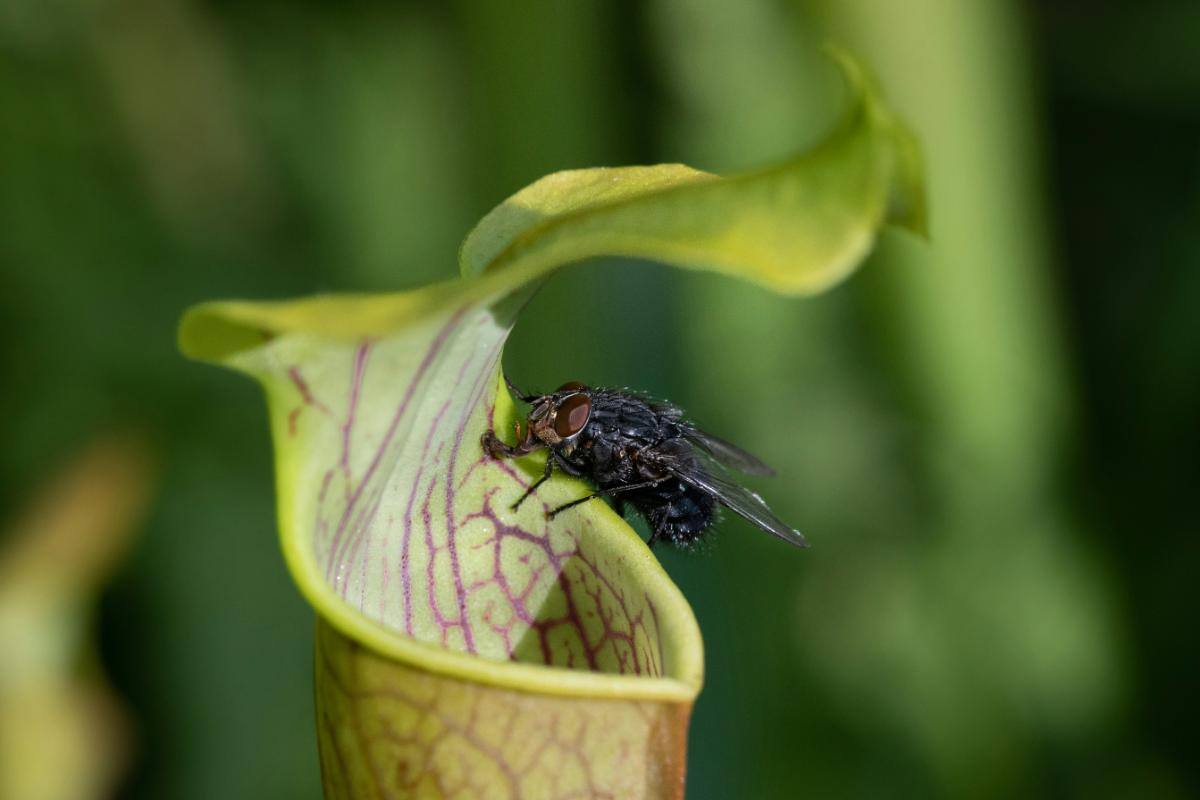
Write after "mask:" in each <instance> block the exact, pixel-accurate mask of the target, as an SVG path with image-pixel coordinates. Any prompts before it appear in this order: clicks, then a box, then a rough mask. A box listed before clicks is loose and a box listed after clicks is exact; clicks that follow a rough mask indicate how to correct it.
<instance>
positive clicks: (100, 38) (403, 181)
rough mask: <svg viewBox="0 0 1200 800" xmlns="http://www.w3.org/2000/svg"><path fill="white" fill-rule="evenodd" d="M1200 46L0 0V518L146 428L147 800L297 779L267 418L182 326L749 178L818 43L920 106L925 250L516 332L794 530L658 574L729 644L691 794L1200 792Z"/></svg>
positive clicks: (986, 21) (964, 25) (405, 274)
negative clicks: (790, 296) (180, 336)
mask: <svg viewBox="0 0 1200 800" xmlns="http://www.w3.org/2000/svg"><path fill="white" fill-rule="evenodd" d="M1197 34H1200V15H1198V14H1197V13H1196V10H1195V6H1194V4H1192V3H1187V2H1184V0H1175V1H1171V0H1157V1H1156V2H1153V3H1132V2H1128V0H1126V1H1125V2H1114V1H1111V0H1106V1H1104V2H1089V3H1081V2H1065V3H1054V4H1028V5H1027V6H1026V7H1020V6H1017V5H1014V4H1005V3H1000V2H996V0H991V2H988V1H986V0H985V1H984V2H980V3H971V4H964V3H952V2H950V0H920V2H914V3H909V4H905V6H904V13H903V14H901V13H900V12H899V11H898V10H897V7H896V6H895V4H891V3H883V2H881V0H875V1H874V2H871V1H870V0H853V2H845V3H843V2H838V3H830V2H821V0H745V1H744V2H740V3H720V2H717V0H709V2H703V1H702V0H653V2H649V3H633V2H629V0H620V1H619V2H609V3H601V2H598V0H578V2H572V3H555V2H552V0H540V2H525V3H522V4H519V5H517V6H514V5H512V4H504V3H498V2H480V3H474V2H466V0H456V1H455V2H450V3H444V4H433V3H429V4H418V3H412V2H409V3H400V4H384V3H372V2H365V1H364V0H359V1H358V2H352V3H344V4H333V3H319V2H315V1H310V2H301V3H288V4H285V3H279V2H274V3H256V4H240V3H230V2H217V1H216V0H209V2H201V0H89V1H88V2H83V1H82V0H55V2H40V1H39V0H7V2H5V3H3V4H0V220H2V221H3V225H2V227H0V334H3V336H2V338H0V385H2V386H3V389H4V390H3V391H2V392H0V410H2V411H3V414H4V418H5V419H7V420H9V421H10V424H9V426H8V443H7V446H6V447H5V448H4V449H3V451H2V452H0V506H2V508H0V511H3V512H6V513H4V514H3V515H2V516H4V517H9V516H11V515H10V514H8V513H7V512H8V511H9V510H10V509H16V508H18V507H21V506H22V505H23V504H24V503H23V498H24V497H25V496H26V495H27V494H29V493H30V492H31V490H32V489H33V486H34V485H35V482H36V480H37V476H39V475H43V474H47V473H49V472H50V471H51V469H52V468H53V467H54V466H55V465H56V464H59V463H62V461H64V460H65V459H66V457H67V455H68V454H70V453H72V452H74V451H76V450H77V449H78V448H79V447H80V445H81V443H82V442H84V441H86V440H88V439H89V438H90V437H91V436H92V434H93V433H94V432H95V431H98V430H104V429H108V428H112V427H114V426H119V425H122V424H124V423H126V422H129V421H136V422H137V424H139V425H140V426H142V427H143V428H146V429H148V430H151V431H153V433H154V435H155V436H156V437H157V439H158V445H159V449H161V450H162V452H164V453H165V457H164V463H163V468H164V476H163V486H162V494H161V497H160V498H159V500H158V502H157V504H156V505H155V507H154V510H153V513H152V516H151V520H150V524H149V528H148V530H147V531H146V536H145V538H144V540H143V541H142V542H141V543H140V546H139V547H138V548H137V550H136V552H135V553H134V554H133V555H132V557H131V558H130V560H129V561H128V563H127V564H126V565H125V566H124V568H123V569H122V570H121V572H120V573H119V575H118V578H117V582H116V585H115V587H114V588H113V589H112V590H111V591H110V592H109V593H108V595H107V596H106V598H105V601H104V604H103V608H102V620H101V621H102V630H101V644H102V650H103V657H104V661H105V664H106V669H107V670H108V671H109V672H110V673H111V675H112V677H113V680H114V682H115V683H116V684H117V685H118V687H119V689H120V691H121V693H122V694H123V695H125V696H126V697H128V698H129V702H130V703H131V705H132V706H133V708H134V711H135V713H136V715H137V725H138V728H139V729H140V730H141V731H143V734H144V735H143V736H142V737H141V739H140V742H139V744H140V752H139V753H138V755H137V757H136V762H135V766H134V774H133V777H132V778H131V780H130V782H129V784H128V786H127V787H126V794H127V795H128V796H130V797H178V798H190V797H195V798H208V797H213V796H224V797H259V798H270V797H288V798H295V797H316V796H318V792H319V779H318V777H317V766H316V758H315V753H316V746H315V742H314V734H313V724H312V704H311V635H312V634H311V618H310V614H309V612H308V610H307V608H306V606H305V605H304V603H303V602H302V601H301V600H300V599H299V597H298V596H297V595H296V593H295V592H294V590H293V589H292V588H291V586H290V585H289V582H288V580H287V578H286V576H285V572H284V568H283V564H282V561H281V559H280V558H279V556H278V552H277V549H276V545H275V536H274V512H273V508H272V497H273V491H272V480H271V474H270V465H269V462H268V453H269V443H268V442H267V437H266V434H265V429H264V426H263V425H262V424H261V421H262V420H261V417H262V414H261V412H260V411H259V410H258V409H259V408H260V405H259V403H258V400H257V396H256V393H255V390H254V389H253V388H252V387H250V386H248V385H244V384H243V383H242V382H240V381H238V380H236V379H233V378H231V377H229V376H227V375H223V374H220V373H218V372H217V371H205V370H201V369H197V368H195V367H194V366H193V365H190V364H187V363H186V362H184V361H183V360H182V359H179V358H178V356H177V355H176V354H175V352H174V337H173V329H174V324H175V320H176V319H177V318H178V315H179V312H180V311H181V309H182V308H183V307H184V306H186V305H188V304H189V303H191V302H193V301H195V300H197V299H200V298H205V297H211V296H235V295H236V296H258V297H283V296H289V295H295V294H302V293H309V292H313V291H320V290H331V289H356V290H363V289H395V288H403V287H408V286H413V285H417V284H420V283H424V282H427V281H429V280H432V279H437V278H443V277H449V276H451V275H452V274H453V273H454V262H453V257H452V254H453V253H454V248H455V247H456V245H457V242H458V240H459V239H460V238H461V236H462V234H463V233H464V232H465V230H466V229H467V227H468V226H469V224H470V223H471V222H472V221H473V220H474V219H476V218H477V217H478V216H480V215H481V214H482V213H483V212H484V211H485V210H486V209H487V208H489V207H491V206H492V205H493V204H494V203H495V202H497V201H499V200H500V199H501V198H502V197H504V196H505V195H507V194H508V193H510V192H511V191H513V190H515V189H517V188H518V187H520V186H521V185H523V184H525V183H527V182H529V181H530V180H532V179H534V178H536V177H537V176H539V175H542V174H544V173H547V172H551V171H554V170H557V169H563V168H569V167H580V166H593V165H601V164H621V163H639V162H641V163H648V162H658V161H673V160H680V161H688V162H689V163H693V164H695V165H696V166H698V167H701V168H704V169H710V170H714V171H719V172H728V171H731V170H736V169H738V168H742V167H746V166H749V165H752V164H755V163H761V162H764V161H768V160H771V159H772V158H774V157H776V156H779V155H781V154H782V153H784V152H787V151H790V150H792V149H794V148H795V147H796V146H797V145H799V144H802V143H804V142H806V141H811V140H812V139H813V138H814V137H815V136H816V134H817V133H818V131H819V127H820V126H821V124H822V123H823V122H824V121H826V120H828V119H829V118H830V114H829V113H828V112H829V110H830V108H831V107H832V106H833V105H834V104H836V103H837V102H838V95H837V90H836V86H837V84H836V81H835V80H833V77H832V73H831V71H830V70H829V68H828V67H827V66H824V65H822V64H821V62H820V60H819V57H818V55H817V53H818V43H819V42H821V41H822V40H824V39H826V38H830V37H832V38H834V39H836V40H838V41H842V42H846V43H848V44H850V45H852V46H853V47H855V49H856V51H857V52H859V53H860V54H862V55H863V56H864V57H865V58H866V60H867V61H868V62H870V63H872V64H873V66H874V67H875V68H876V70H877V71H878V72H879V73H881V75H882V79H883V83H884V85H885V89H886V90H887V91H888V93H889V95H890V96H891V98H892V99H893V100H894V101H895V102H896V104H897V105H898V106H899V108H900V110H901V111H902V112H903V113H905V114H906V116H908V117H909V118H911V119H912V120H914V121H915V122H916V126H917V128H918V130H919V133H920V134H921V136H922V138H923V144H924V146H925V151H926V155H927V158H928V160H929V170H930V174H931V200H932V209H931V210H932V215H931V216H932V229H933V238H934V241H935V245H934V247H933V249H932V251H930V252H929V253H927V252H926V251H924V250H917V249H915V248H913V247H910V246H908V245H907V244H906V243H904V242H901V241H899V240H896V241H893V242H890V243H887V246H885V247H884V248H883V250H882V251H881V252H880V253H879V254H878V255H877V258H878V260H879V263H877V264H875V265H873V266H872V267H871V268H869V269H867V270H866V271H865V272H864V274H863V275H862V276H860V277H858V278H855V279H854V280H853V281H851V282H850V283H849V284H848V285H847V286H845V287H843V288H842V289H839V290H838V291H837V292H835V293H833V294H832V295H830V296H827V297H823V298H821V299H819V300H815V301H812V302H809V303H804V304H800V305H799V306H795V305H792V304H789V303H787V302H786V301H777V300H775V299H773V298H771V297H769V296H767V295H766V294H765V293H763V292H760V291H758V290H755V289H753V288H746V287H741V286H737V285H734V284H732V283H731V282H729V281H725V280H722V279H719V278H714V277H710V276H699V275H681V274H675V273H673V272H669V271H667V270H662V269H657V268H651V269H646V268H644V267H643V266H641V265H637V266H634V265H629V264H620V263H618V264H614V265H613V266H612V268H607V267H606V268H605V269H590V270H589V269H585V270H577V271H568V272H567V273H565V274H564V275H561V276H559V277H558V278H556V279H555V281H553V282H552V283H551V284H550V285H549V286H547V287H546V289H545V290H544V291H543V292H542V293H541V294H540V295H539V296H538V297H537V298H536V299H535V300H534V301H533V303H532V304H531V306H530V308H529V310H528V312H527V313H526V315H525V316H524V317H523V320H522V322H521V324H520V325H519V326H518V327H517V330H516V332H515V334H514V337H513V340H512V344H511V346H510V348H509V354H508V368H509V370H510V372H511V373H512V374H513V375H514V377H515V378H516V379H517V380H518V381H519V382H520V383H522V384H524V385H531V386H535V387H537V386H540V387H546V386H554V385H558V383H561V382H562V381H563V380H567V379H571V378H582V379H584V380H588V381H590V382H593V383H601V384H602V383H608V384H615V385H628V386H636V387H638V388H641V389H645V390H647V391H650V392H653V393H656V394H660V395H663V396H666V397H670V398H672V399H673V400H675V401H677V402H679V403H680V404H682V405H683V406H685V407H687V408H690V409H692V410H693V411H694V412H695V415H696V417H697V418H698V420H699V421H700V422H702V423H703V424H705V425H706V426H708V427H710V428H712V429H713V430H715V431H717V432H719V433H722V434H724V435H727V436H729V437H730V438H734V439H735V440H737V441H739V442H740V443H742V444H744V445H746V446H747V447H748V448H750V449H751V450H754V451H756V452H760V453H761V454H762V455H763V456H764V457H766V458H767V459H768V460H769V461H773V462H774V463H776V464H777V466H779V467H781V468H782V469H781V477H780V478H777V479H775V480H773V481H766V482H763V483H762V484H761V485H760V486H759V488H761V489H762V491H763V492H764V494H765V495H766V496H767V498H768V499H769V500H770V501H771V502H772V504H773V505H775V506H776V507H777V509H778V510H779V511H780V512H781V514H782V515H783V516H784V517H785V518H786V519H789V520H793V521H795V522H796V523H798V524H799V525H800V527H801V528H802V530H804V531H805V533H806V534H807V535H808V536H809V538H810V539H811V540H812V541H813V543H814V548H813V549H812V550H811V551H808V552H805V553H799V554H797V553H790V552H786V551H784V550H783V549H782V548H783V546H782V545H776V543H774V542H771V541H767V537H762V536H758V535H754V534H752V532H751V531H750V530H748V529H747V528H746V527H745V526H743V525H741V524H740V523H738V522H736V521H727V522H726V523H725V524H724V525H723V526H722V531H721V535H720V536H719V537H718V539H717V540H716V541H715V542H714V543H713V545H712V546H711V552H710V554H709V555H707V556H699V557H690V558H683V557H676V556H670V557H666V558H665V560H666V563H667V566H668V569H669V570H670V571H671V572H672V574H673V575H674V576H675V578H676V579H677V580H678V581H679V582H680V584H681V585H682V587H683V588H684V590H685V592H686V593H687V595H688V596H689V598H690V599H691V601H692V603H693V605H694V607H695V608H696V610H697V614H698V617H699V620H700V624H701V626H702V628H703V629H704V632H705V638H706V641H707V643H708V664H707V666H708V670H707V672H708V680H707V686H706V689H705V692H704V693H703V694H702V695H701V698H700V701H699V703H698V704H697V706H696V713H695V718H694V721H693V728H692V745H691V767H690V770H689V772H690V779H689V786H690V788H689V797H695V798H705V797H713V798H725V797H770V798H774V797H780V798H790V797H798V796H802V795H811V794H818V793H825V794H834V795H839V796H852V795H857V796H875V795H879V794H889V795H903V796H914V797H916V796H929V795H931V794H933V795H963V794H968V795H978V796H999V795H1011V794H1025V795H1039V796H1063V795H1087V796H1096V795H1101V796H1131V795H1132V796H1151V795H1153V796H1168V797H1169V796H1185V795H1188V794H1191V793H1195V792H1198V791H1200V775H1198V774H1197V768H1196V765H1197V764H1198V763H1200V757H1198V754H1197V753H1196V752H1195V750H1194V748H1193V746H1192V745H1191V739H1192V738H1193V737H1191V736H1190V735H1189V734H1190V730H1189V729H1190V727H1191V725H1190V722H1191V715H1192V714H1193V713H1195V711H1196V678H1195V664H1196V662H1197V657H1198V656H1200V652H1198V651H1200V635H1198V634H1197V633H1196V626H1195V625H1194V624H1192V623H1191V620H1190V615H1189V612H1190V609H1191V608H1192V607H1194V605H1195V598H1194V596H1193V595H1192V593H1190V592H1189V589H1191V587H1192V585H1193V584H1194V578H1193V576H1194V575H1195V574H1196V572H1197V569H1198V568H1200V540H1197V538H1196V537H1195V536H1194V530H1195V527H1196V526H1195V522H1194V513H1193V512H1192V510H1191V505H1192V503H1190V502H1189V501H1190V500H1191V496H1192V494H1193V492H1194V487H1195V481H1196V475H1197V472H1198V471H1197V465H1196V455H1195V454H1196V453H1197V452H1200V426H1198V425H1197V422H1196V413H1195V409H1196V408H1200V377H1198V376H1200V372H1198V371H1197V369H1196V364H1197V362H1198V361H1200V325H1198V324H1197V322H1196V317H1195V314H1194V313H1191V309H1192V308H1193V307H1194V306H1195V305H1196V304H1197V302H1200V280H1198V279H1197V277H1196V276H1197V275H1198V274H1200V271H1198V270H1197V269H1196V268H1195V263H1196V260H1197V258H1200V233H1198V229H1197V227H1196V225H1195V219H1196V213H1197V212H1196V208H1197V205H1198V204H1200V184H1198V182H1197V180H1196V174H1197V150H1196V147H1195V142H1196V141H1197V138H1198V135H1200V81H1198V80H1197V76H1198V75H1200V50H1197V48H1195V47H1194V46H1193V43H1194V42H1195V41H1196V36H1197ZM718 295H719V301H720V302H717V299H718V297H717V296H718ZM713 331H719V332H720V336H714V335H713V334H712V333H711V332H713ZM218 395H220V396H221V397H220V401H219V402H218V401H217V400H216V399H215V398H216V397H217V396H218ZM230 395H234V397H232V398H231V397H230ZM14 513H15V512H14ZM772 548H777V549H772ZM231 552H236V553H237V554H238V557H237V558H234V559H231V558H229V557H228V555H227V554H228V553H231ZM781 626H783V627H784V628H785V629H786V630H787V631H789V637H788V638H789V642H790V644H789V646H788V647H780V646H779V643H780V639H779V630H780V627H781ZM746 663H754V664H755V665H756V668H755V669H754V670H746V669H745V668H744V666H743V665H744V664H746Z"/></svg>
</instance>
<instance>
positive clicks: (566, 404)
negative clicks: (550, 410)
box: [554, 394, 592, 439]
mask: <svg viewBox="0 0 1200 800" xmlns="http://www.w3.org/2000/svg"><path fill="white" fill-rule="evenodd" d="M591 414H592V401H591V398H589V397H588V396H587V395H585V394H573V395H571V396H570V397H568V398H567V399H566V400H563V401H562V402H561V403H559V404H558V408H557V409H556V410H555V412H554V432H555V433H557V434H558V436H559V438H560V439H570V438H571V437H572V436H574V435H575V434H577V433H579V432H580V431H581V430H583V426H584V425H587V422H588V417H590V416H591Z"/></svg>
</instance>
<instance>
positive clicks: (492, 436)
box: [479, 422, 541, 458]
mask: <svg viewBox="0 0 1200 800" xmlns="http://www.w3.org/2000/svg"><path fill="white" fill-rule="evenodd" d="M516 431H517V443H516V444H515V445H511V444H505V443H504V442H502V441H501V440H500V437H498V436H496V432H495V431H493V430H490V429H489V430H486V431H484V432H483V436H482V437H480V439H479V443H480V444H481V445H483V451H484V452H485V453H487V454H488V455H490V456H491V457H492V458H520V457H521V456H525V455H529V454H530V453H532V452H533V451H534V450H537V449H538V448H539V447H541V442H539V441H538V440H537V439H536V438H535V437H534V436H532V435H531V434H532V433H533V432H532V431H526V432H525V435H524V436H521V423H519V422H518V423H516Z"/></svg>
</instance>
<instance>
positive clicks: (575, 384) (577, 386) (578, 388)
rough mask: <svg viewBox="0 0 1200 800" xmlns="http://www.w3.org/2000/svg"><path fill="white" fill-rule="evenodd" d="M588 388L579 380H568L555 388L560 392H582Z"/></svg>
mask: <svg viewBox="0 0 1200 800" xmlns="http://www.w3.org/2000/svg"><path fill="white" fill-rule="evenodd" d="M586 388H587V387H586V386H584V385H583V384H582V383H580V382H579V381H567V382H566V383H564V384H563V385H562V386H560V387H558V388H557V389H555V390H554V393H555V394H558V393H559V392H582V391H583V390H584V389H586Z"/></svg>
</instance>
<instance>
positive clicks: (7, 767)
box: [0, 434, 151, 800]
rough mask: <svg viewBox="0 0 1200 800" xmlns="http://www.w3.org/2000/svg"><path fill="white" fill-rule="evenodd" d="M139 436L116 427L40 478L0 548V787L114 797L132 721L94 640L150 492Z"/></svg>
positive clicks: (48, 798) (37, 797)
mask: <svg viewBox="0 0 1200 800" xmlns="http://www.w3.org/2000/svg"><path fill="white" fill-rule="evenodd" d="M150 484H151V468H150V465H149V460H148V458H147V454H146V452H145V446H144V444H143V443H141V442H139V441H137V440H136V439H135V438H133V437H131V436H130V435H128V434H124V435H121V436H115V435H110V436H109V437H107V438H106V439H105V440H103V441H98V442H94V443H92V444H91V445H90V446H89V447H88V448H87V449H86V450H85V451H84V452H83V453H81V454H79V455H77V456H76V457H75V458H74V459H73V461H72V462H71V463H70V464H69V465H68V466H67V468H66V469H65V470H63V471H62V473H61V474H60V475H59V476H57V477H56V479H55V480H54V481H52V482H50V483H49V484H48V485H46V486H44V487H41V488H40V490H39V491H38V492H37V494H36V495H35V497H34V500H33V502H32V503H30V504H29V508H27V509H25V510H24V513H23V514H22V515H21V516H20V517H19V518H18V519H16V520H13V527H12V529H11V531H10V532H9V534H8V535H7V537H6V539H5V542H4V545H5V546H4V547H3V548H0V641H3V642H4V647H3V648H0V796H2V797H10V798H17V799H18V800H90V798H102V797H109V796H111V794H112V791H113V787H114V786H116V785H117V784H118V782H119V780H120V779H121V777H122V775H123V773H124V772H125V770H126V768H127V767H128V765H129V763H130V751H131V749H132V748H131V747H130V740H131V738H132V737H131V735H130V732H129V728H130V722H129V720H128V718H127V714H126V712H125V710H124V709H123V708H122V707H121V704H120V701H119V700H118V699H117V698H116V697H114V696H113V693H112V690H111V689H110V688H109V687H108V686H107V684H106V681H105V679H104V677H103V671H102V669H100V668H99V665H98V664H97V663H96V658H95V655H94V653H93V652H92V649H93V647H94V643H93V642H92V641H91V638H92V636H93V633H94V632H93V630H92V627H93V622H94V611H95V609H94V606H95V605H96V599H97V595H98V593H99V590H100V587H101V585H102V583H103V582H104V581H105V579H107V578H108V577H109V575H110V573H111V572H112V570H113V568H114V566H115V565H116V564H117V563H119V561H120V560H121V558H122V557H124V555H125V553H126V551H127V550H128V549H129V545H130V543H131V541H132V540H133V537H134V534H135V533H136V532H137V527H138V525H139V523H140V522H141V519H142V516H143V514H144V512H145V509H146V506H147V504H148V501H149V496H150Z"/></svg>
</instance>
